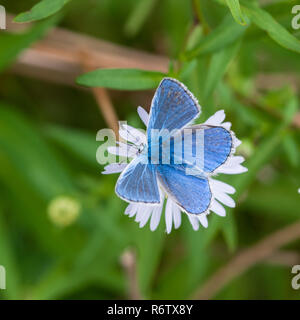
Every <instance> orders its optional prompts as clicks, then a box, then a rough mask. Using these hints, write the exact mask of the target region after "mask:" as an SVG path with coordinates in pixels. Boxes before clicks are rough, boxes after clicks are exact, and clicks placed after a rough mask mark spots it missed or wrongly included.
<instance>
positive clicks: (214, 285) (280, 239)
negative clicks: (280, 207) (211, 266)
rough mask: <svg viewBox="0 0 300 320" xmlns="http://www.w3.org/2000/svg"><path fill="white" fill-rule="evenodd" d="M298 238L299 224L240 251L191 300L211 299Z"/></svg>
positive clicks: (299, 233) (299, 234)
mask: <svg viewBox="0 0 300 320" xmlns="http://www.w3.org/2000/svg"><path fill="white" fill-rule="evenodd" d="M298 238H300V222H297V223H294V224H292V225H289V226H287V227H285V228H283V229H281V230H279V231H276V232H274V233H273V234H271V235H269V236H267V237H265V238H264V239H263V240H261V241H259V242H258V243H256V244H255V245H253V246H252V247H250V248H248V249H245V250H243V251H241V252H240V253H239V254H237V255H236V256H235V257H234V258H233V259H232V260H231V261H229V262H228V263H227V264H226V265H225V266H222V267H221V268H220V269H219V270H218V271H217V272H216V273H214V274H213V275H212V276H211V277H210V278H209V279H208V280H207V281H206V282H205V283H204V284H203V285H202V286H201V287H200V288H199V289H197V290H196V292H195V294H194V295H193V297H192V298H193V299H201V300H208V299H211V298H213V297H214V296H215V295H216V294H217V293H218V292H220V290H222V289H223V288H224V287H225V286H226V285H227V284H228V283H230V282H231V281H232V280H233V279H234V278H236V277H238V276H239V275H241V274H242V273H244V272H245V271H247V270H248V269H249V268H251V267H252V266H253V265H255V264H257V263H259V262H261V261H262V260H264V259H267V258H268V257H270V256H271V255H272V253H274V252H275V251H277V249H278V248H280V247H282V246H284V245H286V244H288V243H290V242H292V241H295V240H297V239H298Z"/></svg>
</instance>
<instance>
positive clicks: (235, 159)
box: [225, 156, 245, 167]
mask: <svg viewBox="0 0 300 320" xmlns="http://www.w3.org/2000/svg"><path fill="white" fill-rule="evenodd" d="M244 161H245V158H244V157H242V156H232V157H230V158H229V159H228V161H227V162H226V165H225V166H226V167H235V166H237V165H239V164H241V163H243V162H244Z"/></svg>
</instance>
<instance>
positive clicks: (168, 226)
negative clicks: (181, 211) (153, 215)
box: [165, 198, 173, 233]
mask: <svg viewBox="0 0 300 320" xmlns="http://www.w3.org/2000/svg"><path fill="white" fill-rule="evenodd" d="M172 207H173V205H172V200H171V199H170V198H168V200H167V204H166V209H165V219H166V230H167V233H170V232H171V231H172V220H173V215H172Z"/></svg>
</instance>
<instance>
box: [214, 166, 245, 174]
mask: <svg viewBox="0 0 300 320" xmlns="http://www.w3.org/2000/svg"><path fill="white" fill-rule="evenodd" d="M246 171H248V169H247V168H246V167H244V166H241V165H237V166H235V167H227V166H225V165H224V166H221V167H219V168H218V169H217V170H216V171H215V172H218V173H226V174H238V173H243V172H246Z"/></svg>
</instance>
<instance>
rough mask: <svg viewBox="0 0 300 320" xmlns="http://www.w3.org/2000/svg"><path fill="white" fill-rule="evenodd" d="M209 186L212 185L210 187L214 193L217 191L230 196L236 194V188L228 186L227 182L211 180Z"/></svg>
mask: <svg viewBox="0 0 300 320" xmlns="http://www.w3.org/2000/svg"><path fill="white" fill-rule="evenodd" d="M209 184H210V187H211V189H212V193H214V191H215V190H216V191H219V192H226V193H229V194H233V193H235V189H234V187H232V186H231V185H229V184H227V183H225V182H222V181H219V180H215V179H211V178H210V179H209Z"/></svg>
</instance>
